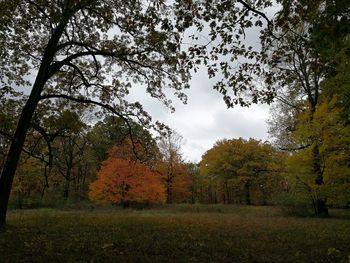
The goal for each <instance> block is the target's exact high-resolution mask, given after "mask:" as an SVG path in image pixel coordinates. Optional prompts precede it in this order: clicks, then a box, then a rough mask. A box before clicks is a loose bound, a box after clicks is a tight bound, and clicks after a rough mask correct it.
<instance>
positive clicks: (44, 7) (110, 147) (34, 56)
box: [0, 0, 350, 224]
mask: <svg viewBox="0 0 350 263" xmlns="http://www.w3.org/2000/svg"><path fill="white" fill-rule="evenodd" d="M276 3H277V4H278V8H279V10H278V11H277V12H276V13H275V14H274V16H273V17H272V18H269V17H268V16H267V15H266V14H267V13H268V10H269V8H270V7H272V6H274V4H276ZM0 7H1V8H0V14H1V18H0V29H1V31H0V42H1V47H0V61H1V67H0V74H1V75H0V84H1V89H0V104H1V112H0V121H1V129H0V147H1V150H0V154H1V156H0V165H1V172H2V173H1V177H0V190H1V191H0V224H5V220H6V211H7V204H8V197H9V194H10V192H11V189H12V195H11V202H12V204H13V205H16V206H17V207H20V208H21V207H29V206H36V205H56V204H57V203H60V202H61V201H62V202H65V200H71V199H72V200H73V199H74V200H87V199H90V200H92V201H96V202H100V203H115V204H122V205H124V206H129V205H132V204H140V203H141V204H151V203H164V202H167V203H180V202H191V203H194V202H203V203H243V204H270V203H275V204H277V203H279V202H280V203H283V205H291V206H293V205H295V204H296V205H299V206H302V205H304V204H309V205H310V207H311V208H312V211H313V213H314V214H315V215H317V216H327V215H328V208H329V207H349V200H350V115H349V114H350V111H349V105H350V74H349V72H350V63H349V56H350V38H349V35H350V32H349V30H350V3H349V1H348V0H336V1H325V0H316V1H310V0H303V1H284V0H279V1H276V2H275V1H256V2H254V1H253V2H252V3H251V1H249V3H248V2H245V1H240V0H237V1H217V2H216V1H213V2H210V1H204V2H196V4H194V3H193V2H192V1H175V3H173V2H171V3H168V2H164V1H159V2H158V1H150V3H149V5H143V4H142V1H141V2H132V3H131V2H130V3H129V1H117V2H116V1H113V0H110V1H73V0H72V1H57V2H52V1H43V2H40V3H39V2H35V1H23V2H22V1H20V0H16V1H12V2H8V1H2V2H1V6H0ZM252 28H258V29H259V30H260V41H261V42H260V45H258V47H254V46H250V45H248V44H247V43H246V42H245V40H246V36H247V34H248V33H249V32H250V29H252ZM188 30H190V31H191V32H196V33H198V34H205V35H207V38H206V39H207V42H206V43H203V42H201V40H202V38H200V37H199V36H198V35H196V33H195V34H193V35H191V36H187V35H186V33H187V32H188ZM185 37H189V39H190V43H191V44H189V45H188V47H187V46H186V47H187V48H186V47H185V45H184V43H188V42H186V41H187V40H188V39H185ZM238 62H239V63H238ZM201 68H205V69H206V70H207V74H208V76H209V77H210V78H215V80H217V81H216V83H215V84H214V87H213V88H214V89H216V90H217V91H218V92H219V93H221V94H222V97H223V100H224V102H225V103H226V105H227V106H228V107H234V106H236V105H237V106H238V105H239V106H249V105H251V104H253V103H270V104H271V103H272V111H271V113H272V114H271V118H270V121H269V133H270V136H271V142H270V143H268V142H261V141H257V140H254V139H249V140H244V139H242V138H233V139H232V138H228V139H223V140H220V141H218V142H216V144H215V145H214V146H213V148H212V149H208V151H207V152H206V153H205V154H204V155H203V158H202V160H201V162H200V163H199V164H191V163H186V162H185V161H184V160H183V157H182V156H181V136H179V135H176V133H175V132H173V131H172V130H170V129H169V128H167V127H166V126H164V125H163V124H161V123H158V122H152V119H151V116H149V115H148V113H147V112H145V110H144V109H143V107H142V104H141V103H139V102H134V103H130V102H129V101H128V100H127V94H128V93H129V90H130V89H131V88H132V86H134V85H135V84H136V85H138V84H141V85H143V86H144V87H145V88H146V92H147V93H148V94H150V96H152V97H154V98H157V99H159V100H160V101H161V102H163V104H164V105H165V106H167V107H168V108H170V109H171V110H173V106H172V104H171V101H170V100H169V99H168V98H167V96H166V94H165V90H166V89H172V90H173V91H174V94H175V95H176V96H177V97H178V98H179V99H180V100H182V101H184V102H186V95H185V93H184V92H183V91H185V90H186V89H187V88H189V80H190V79H191V75H192V74H193V73H194V72H196V71H198V70H199V69H201ZM32 78H35V80H33V79H32ZM26 88H28V89H29V90H30V95H29V96H27V95H24V94H22V93H20V92H19V90H25V89H26ZM151 128H153V129H155V130H156V131H157V132H158V135H157V137H155V136H154V135H153V134H151V133H150V132H149V129H151ZM174 128H175V129H176V127H174ZM15 174H16V176H14V175H15ZM12 185H13V186H12Z"/></svg>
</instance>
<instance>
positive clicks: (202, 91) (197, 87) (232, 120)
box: [130, 5, 279, 163]
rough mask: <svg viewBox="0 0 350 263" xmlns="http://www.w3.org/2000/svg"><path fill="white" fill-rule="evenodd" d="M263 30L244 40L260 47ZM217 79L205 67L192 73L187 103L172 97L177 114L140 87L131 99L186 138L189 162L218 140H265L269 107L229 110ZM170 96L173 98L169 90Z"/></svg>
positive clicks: (269, 12)
mask: <svg viewBox="0 0 350 263" xmlns="http://www.w3.org/2000/svg"><path fill="white" fill-rule="evenodd" d="M278 9H279V6H278V5H274V6H273V7H271V8H269V9H267V10H266V14H267V16H268V17H270V18H271V17H272V16H273V14H275V12H276V11H277V10H278ZM260 30H261V29H260V28H254V27H253V28H251V29H249V30H247V31H246V39H245V41H244V43H246V45H247V46H248V45H250V46H253V47H254V49H255V48H258V47H259V46H260V41H259V32H260ZM191 34H193V32H190V33H189V35H191ZM185 42H186V41H185ZM216 81H217V79H209V78H208V75H207V73H206V71H205V70H204V69H202V70H199V71H198V73H197V74H194V75H193V76H192V80H191V82H190V89H189V90H188V91H187V92H186V94H187V96H188V102H187V104H186V105H184V104H183V103H182V102H181V101H179V100H176V99H174V100H173V105H174V106H175V109H176V111H175V112H174V113H171V112H170V110H168V109H166V108H165V107H164V106H162V105H161V103H160V102H159V101H157V100H156V99H153V98H150V97H149V95H147V94H145V93H144V92H143V91H142V90H141V91H140V89H137V88H136V89H132V90H131V95H130V99H131V101H133V100H134V101H140V102H141V103H142V105H143V106H144V109H145V110H146V111H147V112H148V113H150V115H151V116H152V118H153V120H154V121H156V120H158V121H161V122H163V123H164V124H166V125H168V126H169V127H170V128H172V129H174V130H175V131H176V132H177V133H178V134H180V135H181V136H182V137H183V138H184V140H183V146H182V154H183V158H184V159H185V161H188V162H195V163H197V162H200V160H201V158H202V155H203V154H204V153H205V152H206V151H207V150H209V149H210V148H212V147H213V145H214V144H215V142H216V141H218V140H222V139H233V138H240V137H242V138H244V139H249V138H254V139H258V140H262V141H266V140H267V139H268V133H267V120H268V118H269V106H268V105H261V104H260V105H252V106H250V107H249V108H246V107H245V108H242V107H240V106H236V107H235V108H233V109H232V108H231V109H227V107H226V104H225V103H224V101H223V100H222V96H221V94H219V93H218V92H217V91H216V90H213V88H212V87H213V86H214V83H215V82H216ZM166 94H167V93H166ZM167 95H168V96H169V97H171V94H170V93H168V94H167Z"/></svg>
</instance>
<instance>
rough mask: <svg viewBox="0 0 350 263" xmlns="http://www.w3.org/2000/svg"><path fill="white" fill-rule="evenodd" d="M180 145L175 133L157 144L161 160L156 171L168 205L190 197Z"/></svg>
mask: <svg viewBox="0 0 350 263" xmlns="http://www.w3.org/2000/svg"><path fill="white" fill-rule="evenodd" d="M182 143H183V138H182V136H181V135H179V134H178V133H176V132H175V131H171V133H170V134H169V135H168V136H166V137H163V138H162V139H161V140H160V142H159V143H158V147H159V150H160V154H161V160H159V161H158V164H157V171H158V172H159V173H160V174H161V177H162V181H163V184H164V186H165V189H166V196H167V203H168V204H171V203H174V202H183V201H185V200H187V199H188V198H189V196H190V195H191V193H190V182H191V180H190V177H189V174H188V173H187V167H186V165H185V163H184V161H183V159H182V154H181V146H182Z"/></svg>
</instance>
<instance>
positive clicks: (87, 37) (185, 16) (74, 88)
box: [0, 0, 271, 225]
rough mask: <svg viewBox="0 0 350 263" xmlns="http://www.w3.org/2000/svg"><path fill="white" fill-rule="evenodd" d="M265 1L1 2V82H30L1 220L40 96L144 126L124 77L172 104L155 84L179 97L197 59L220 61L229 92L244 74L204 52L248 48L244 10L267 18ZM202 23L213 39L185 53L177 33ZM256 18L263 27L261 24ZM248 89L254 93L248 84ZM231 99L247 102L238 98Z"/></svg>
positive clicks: (0, 200) (1, 187) (1, 219)
mask: <svg viewBox="0 0 350 263" xmlns="http://www.w3.org/2000/svg"><path fill="white" fill-rule="evenodd" d="M270 4H271V2H270V1H266V2H265V3H261V2H259V3H258V4H257V5H254V6H251V5H249V4H248V3H246V2H244V1H241V0H237V1H232V2H229V1H223V2H219V3H212V4H208V3H206V2H204V3H195V4H194V3H193V4H192V3H191V2H190V3H188V2H187V1H176V2H175V3H174V4H168V3H167V2H164V1H149V2H147V3H145V2H143V1H132V2H130V1H116V0H108V1H87V0H59V1H47V0H44V1H31V0H15V1H10V2H9V1H1V2H0V10H1V11H0V14H1V16H0V17H1V19H0V43H1V48H0V61H1V64H0V65H1V67H0V76H1V77H0V87H1V89H8V88H9V87H21V88H23V89H28V90H30V95H29V96H28V99H27V101H26V103H25V105H24V107H23V108H22V110H21V113H20V114H19V118H18V122H17V126H16V128H15V131H14V134H13V136H12V139H11V145H10V146H9V150H8V153H7V157H6V161H5V163H4V168H3V170H2V174H1V177H0V225H3V224H5V220H6V211H7V204H8V198H9V195H10V191H11V187H12V182H13V178H14V175H15V171H16V167H17V164H18V161H19V157H20V154H21V150H22V147H23V145H24V142H25V138H26V134H27V131H28V129H29V127H30V123H31V120H32V117H33V115H34V113H35V110H36V109H37V107H38V105H40V104H42V103H46V104H50V103H51V102H52V101H53V100H54V99H68V100H71V101H74V102H77V103H83V104H87V103H90V104H94V105H97V106H100V107H103V108H104V109H106V110H109V111H111V112H112V113H114V114H116V115H117V116H119V117H121V118H122V119H123V120H125V121H126V122H127V123H128V121H129V120H130V119H131V118H136V119H139V120H140V122H141V123H142V124H143V125H146V126H151V122H150V116H149V115H147V114H146V113H145V112H144V110H143V108H142V106H141V104H140V103H138V102H136V103H128V102H127V101H126V100H125V94H127V93H128V90H129V89H130V88H131V86H132V84H133V83H139V84H140V83H141V84H144V85H145V86H146V89H147V92H148V93H149V94H150V95H151V96H152V97H155V98H158V99H160V100H161V101H162V102H163V103H164V104H165V105H167V106H169V107H171V105H170V104H171V103H170V101H169V100H168V99H167V98H166V96H165V94H164V92H163V89H164V88H165V87H169V88H172V89H174V91H175V93H176V95H177V96H178V97H179V98H180V99H182V100H185V99H186V98H185V95H184V93H183V92H182V91H183V89H184V88H188V80H189V77H190V74H189V73H190V70H191V69H196V67H197V66H196V63H197V62H198V63H200V62H201V61H203V63H204V64H205V65H207V66H208V74H209V75H210V76H214V75H215V71H216V69H218V70H220V71H221V72H223V76H224V77H225V78H226V79H229V82H231V84H230V87H232V88H233V89H234V91H235V93H237V91H243V92H244V91H245V90H246V88H245V87H244V86H242V85H241V86H239V87H238V86H237V85H236V84H238V83H239V82H243V83H244V82H245V81H244V80H242V76H243V75H242V74H240V77H239V78H233V77H232V73H230V71H231V69H232V68H233V66H228V63H224V64H221V63H220V64H219V63H217V64H216V63H215V65H214V64H210V65H209V64H208V59H214V60H215V61H217V60H218V58H219V56H221V55H227V54H230V55H231V56H232V59H231V62H232V63H231V65H232V64H234V62H235V60H236V59H237V58H238V56H242V55H243V56H247V57H248V56H249V55H251V53H252V52H251V50H250V49H249V48H248V49H246V48H245V46H244V44H243V43H242V42H241V41H239V39H240V38H241V36H242V37H243V33H244V32H243V31H244V28H248V27H251V26H252V25H253V23H252V22H251V20H252V19H256V20H257V21H259V19H258V18H257V17H258V16H261V17H263V18H264V19H267V17H266V16H265V15H264V14H263V13H262V12H261V11H259V10H258V9H259V8H260V7H265V6H269V5H270ZM221 14H222V15H221ZM232 14H234V15H232ZM210 21H214V23H209V22H210ZM208 23H209V25H210V33H209V35H210V38H211V40H210V42H213V41H214V40H215V39H219V40H220V42H219V43H220V44H219V45H218V46H217V47H216V46H214V45H207V44H208V43H205V44H200V45H194V46H193V47H191V48H189V50H188V55H187V54H186V52H183V51H182V50H181V43H182V36H183V35H184V34H182V33H183V32H184V31H185V30H186V29H187V28H189V27H191V26H195V27H196V28H197V29H198V30H203V28H204V25H206V24H208ZM256 24H257V25H260V26H262V24H263V23H262V22H261V21H259V22H257V23H256ZM236 25H238V26H237V28H236ZM218 32H220V34H217V33H218ZM240 35H241V36H240ZM232 46H234V47H233V48H232ZM206 47H211V49H210V50H207V49H206ZM228 47H229V48H228ZM234 66H235V65H234ZM33 73H34V75H33ZM32 77H34V78H32ZM230 77H231V78H230ZM236 86H237V87H238V88H236ZM216 88H217V89H218V90H220V92H222V93H223V94H224V95H225V96H224V99H225V101H226V102H227V103H228V105H233V102H231V101H230V99H229V97H228V95H226V89H225V86H224V84H223V83H222V82H221V83H220V84H219V85H217V86H216ZM264 95H265V93H261V96H262V97H263V96H264ZM268 95H269V93H268ZM253 97H254V99H253V102H256V101H257V95H256V94H255V93H254V96H253ZM265 97H266V96H265ZM235 102H236V103H238V102H239V103H240V104H242V105H248V104H249V103H245V101H244V100H243V99H242V97H239V98H237V100H235ZM159 128H160V129H162V128H163V126H160V127H159Z"/></svg>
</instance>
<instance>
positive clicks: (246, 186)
mask: <svg viewBox="0 0 350 263" xmlns="http://www.w3.org/2000/svg"><path fill="white" fill-rule="evenodd" d="M250 183H251V182H250V179H247V181H246V182H245V184H244V194H245V203H246V205H251V200H250Z"/></svg>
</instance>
